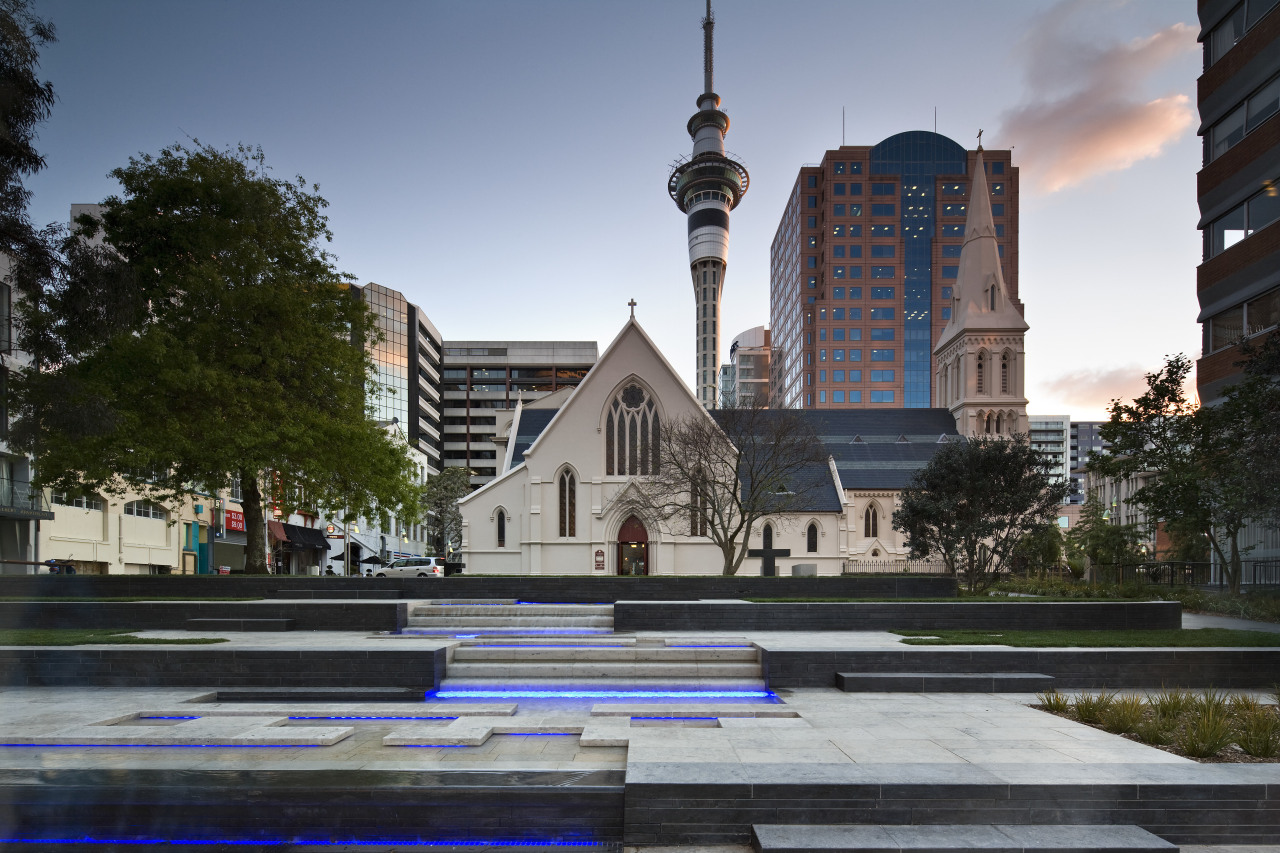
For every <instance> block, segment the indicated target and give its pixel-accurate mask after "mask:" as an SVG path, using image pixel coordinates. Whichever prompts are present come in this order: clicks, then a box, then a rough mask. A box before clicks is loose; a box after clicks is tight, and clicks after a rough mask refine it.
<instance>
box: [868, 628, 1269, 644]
mask: <svg viewBox="0 0 1280 853" xmlns="http://www.w3.org/2000/svg"><path fill="white" fill-rule="evenodd" d="M892 633H894V634H898V635H899V636H901V637H905V638H906V639H904V640H903V641H902V642H903V643H905V644H907V645H910V646H1013V647H1015V648H1026V649H1047V648H1168V647H1181V648H1207V647H1223V648H1255V647H1259V646H1280V633H1272V632H1268V631H1236V630H1232V629H1229V628H1192V629H1185V628H1171V629H1167V630H1151V631H1138V630H1132V631H959V630H956V631H951V630H937V631H894V632H892Z"/></svg>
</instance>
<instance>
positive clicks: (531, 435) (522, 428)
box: [511, 408, 560, 468]
mask: <svg viewBox="0 0 1280 853" xmlns="http://www.w3.org/2000/svg"><path fill="white" fill-rule="evenodd" d="M559 411H560V410H559V409H532V408H527V409H524V410H523V411H521V412H520V423H519V424H518V425H517V426H516V436H515V439H514V441H513V442H512V452H511V467H512V468H514V467H516V466H517V465H519V464H520V463H521V462H523V461H524V452H525V451H526V450H528V449H529V446H530V445H532V444H533V443H534V441H536V440H537V438H538V436H540V435H542V431H543V430H544V429H546V428H547V424H549V423H551V419H552V418H554V417H555V416H556V412H559Z"/></svg>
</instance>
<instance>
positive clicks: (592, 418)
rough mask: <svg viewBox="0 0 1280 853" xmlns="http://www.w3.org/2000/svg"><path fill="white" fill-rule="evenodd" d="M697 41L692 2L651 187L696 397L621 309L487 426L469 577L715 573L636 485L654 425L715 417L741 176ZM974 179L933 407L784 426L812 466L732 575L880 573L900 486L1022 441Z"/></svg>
mask: <svg viewBox="0 0 1280 853" xmlns="http://www.w3.org/2000/svg"><path fill="white" fill-rule="evenodd" d="M713 26H714V20H713V18H712V16H711V8H710V3H708V5H707V17H706V18H705V19H704V21H703V32H704V93H703V94H702V95H701V96H700V97H699V100H698V105H699V112H698V113H696V114H695V115H694V117H693V118H692V119H690V121H689V133H690V136H691V137H692V138H693V141H694V151H693V155H692V156H691V157H690V158H689V159H688V160H686V161H682V162H680V163H678V164H677V166H676V168H675V169H674V170H673V172H672V175H671V179H670V182H669V186H668V189H669V191H670V192H671V193H672V198H673V199H674V200H675V201H676V203H677V205H678V206H679V207H680V209H681V211H682V212H685V213H686V214H687V216H688V231H689V259H690V270H691V272H692V274H693V283H694V301H695V308H696V314H695V334H696V343H697V351H698V353H699V355H698V364H697V372H696V374H695V387H696V389H697V391H696V392H695V391H693V390H691V389H690V387H689V385H688V384H686V383H685V382H684V381H683V380H682V379H681V378H680V376H679V375H678V374H677V373H676V371H675V370H674V369H673V368H672V367H671V365H670V363H669V362H668V361H667V360H666V358H664V357H663V355H662V353H661V352H659V351H658V348H657V347H656V346H655V345H654V343H653V341H652V340H651V339H650V338H649V336H648V335H647V334H646V333H645V331H644V329H643V328H642V327H641V326H640V323H639V322H638V321H637V320H636V317H635V302H634V301H632V303H631V306H632V312H631V316H630V318H629V319H628V320H627V322H626V323H625V325H623V327H622V330H621V331H620V332H619V333H618V335H617V337H616V338H614V340H613V342H612V343H611V344H610V345H609V347H608V348H607V349H606V350H605V352H604V353H603V354H602V355H601V356H600V359H599V360H598V361H597V362H596V364H595V366H594V367H592V368H591V370H590V371H589V372H588V373H587V375H586V377H585V378H583V380H582V381H581V383H580V384H579V385H577V386H576V387H570V388H565V389H562V390H560V391H556V392H555V393H552V394H551V395H549V396H546V397H543V398H541V399H538V400H535V401H532V402H530V403H528V404H525V403H524V402H523V401H521V402H518V403H517V404H516V407H515V409H514V410H512V411H508V412H498V413H497V417H498V418H499V423H498V435H497V436H496V437H495V439H494V442H495V444H496V445H497V446H498V448H499V455H501V456H502V459H501V461H500V463H499V465H498V469H497V476H496V478H495V479H494V480H492V481H491V482H489V483H487V484H485V485H484V486H483V487H481V488H480V489H478V490H477V491H475V492H472V493H471V494H470V495H468V496H467V497H465V498H463V499H462V500H461V501H460V502H459V508H460V509H461V512H462V518H463V527H462V548H461V550H462V554H463V559H464V560H465V562H466V565H467V572H468V573H471V574H495V573H496V574H513V575H514V574H523V575H544V574H546V575H551V574H555V575H574V574H580V575H697V574H718V573H719V572H720V571H721V567H722V565H723V560H722V557H721V554H720V551H719V549H718V548H717V547H716V546H715V545H713V544H712V542H711V540H710V539H709V538H707V536H706V535H694V532H693V531H692V529H691V527H690V524H689V519H688V518H683V519H674V520H666V521H664V520H663V519H661V518H659V517H657V516H655V515H654V514H653V513H652V511H651V510H648V509H647V508H646V501H644V500H643V499H642V495H641V493H640V488H639V485H638V484H639V483H640V482H642V481H643V478H645V477H647V476H650V475H651V473H652V472H654V471H655V470H656V467H655V466H656V465H657V463H658V450H659V447H660V444H661V442H662V440H663V438H662V437H663V428H664V426H665V425H668V424H671V423H673V422H675V421H678V420H685V419H688V418H692V417H705V418H711V417H714V413H713V412H708V411H707V410H708V409H714V408H715V374H716V371H715V367H716V364H717V363H718V349H719V348H718V340H719V339H718V330H717V320H718V314H719V313H720V312H719V305H720V299H721V295H722V293H723V284H724V273H725V269H726V264H727V250H728V228H729V211H730V210H731V209H732V208H733V207H734V206H736V205H737V203H738V201H740V200H741V197H742V195H743V193H745V191H746V187H747V181H748V177H747V174H746V170H745V168H743V167H741V165H740V164H738V163H737V162H736V161H734V160H732V158H729V157H728V156H727V155H725V153H724V133H725V132H726V131H727V130H728V117H727V116H726V115H725V114H724V113H723V112H721V111H720V110H719V104H720V98H719V96H718V95H716V94H715V93H714V92H713V91H712V79H713V78H712V66H711V57H712V46H711V40H712V29H713ZM973 176H974V177H973V188H972V192H971V193H970V204H969V208H968V211H967V219H966V222H965V233H964V243H963V246H962V248H961V254H960V260H959V270H958V275H957V280H956V283H955V286H954V290H953V297H952V304H951V308H952V310H951V318H950V320H949V322H948V324H947V326H946V328H945V329H944V330H943V331H942V334H941V335H940V337H939V339H938V344H937V346H936V347H935V349H934V352H933V361H934V364H935V365H937V367H936V369H935V374H934V377H933V382H934V394H933V399H934V400H937V401H939V402H940V403H941V405H942V406H944V407H945V408H941V407H940V408H915V409H846V410H829V409H822V410H814V409H806V410H802V411H799V412H797V414H798V415H799V416H801V417H803V418H805V419H806V420H808V421H809V422H810V425H811V426H812V428H813V429H812V432H813V433H814V434H815V435H816V436H818V439H817V440H818V441H820V442H821V444H822V450H823V451H824V452H823V455H824V456H825V457H826V465H825V467H822V466H820V468H819V469H818V470H814V471H811V472H806V474H805V477H806V479H807V480H808V481H809V482H812V483H815V484H816V487H815V488H812V489H805V490H804V491H803V494H802V495H799V496H798V497H799V498H800V500H799V501H798V503H797V504H795V505H792V506H790V507H789V508H788V510H787V511H786V512H785V513H779V514H775V515H772V516H766V517H764V518H762V519H761V520H760V521H759V522H757V523H756V524H755V525H754V526H753V528H752V529H751V530H750V531H748V534H749V538H748V545H749V547H750V548H751V549H752V550H751V552H749V555H748V557H747V558H746V559H745V560H744V562H743V563H742V566H741V568H740V569H739V574H742V575H771V574H784V575H785V574H791V570H792V568H793V567H794V566H796V565H805V566H812V567H816V571H817V573H818V574H820V575H835V574H840V573H841V572H842V571H846V570H856V569H858V568H861V569H862V570H864V571H865V570H869V569H878V570H881V571H885V570H892V569H893V564H895V563H903V562H905V561H906V559H907V553H908V549H907V547H906V545H905V544H904V542H903V538H904V537H903V536H902V534H900V533H899V532H898V531H896V530H894V529H893V513H894V510H895V509H896V507H897V504H898V498H899V495H900V493H901V491H902V489H903V488H904V487H905V486H906V485H907V483H908V482H909V481H910V479H911V477H912V475H913V474H914V472H915V471H917V470H919V469H920V468H922V467H923V466H924V465H926V464H928V462H929V460H930V459H932V458H933V454H934V453H935V452H937V450H938V448H939V447H941V446H943V445H944V444H946V443H948V442H955V441H964V440H966V438H967V437H969V436H977V435H984V436H986V435H990V436H998V435H999V436H1008V435H1011V434H1013V433H1016V432H1020V431H1021V432H1025V431H1026V428H1027V401H1026V398H1025V397H1024V386H1023V376H1024V372H1025V370H1024V368H1025V365H1024V360H1025V359H1024V349H1023V337H1024V335H1025V333H1026V331H1027V324H1026V322H1025V321H1024V320H1023V319H1022V314H1021V312H1020V310H1019V309H1018V306H1017V304H1016V303H1015V302H1014V301H1013V300H1012V299H1011V298H1010V294H1009V291H1008V288H1007V287H1006V286H1005V283H1004V277H1003V274H1002V272H1001V267H1000V256H999V246H998V245H997V241H996V228H995V224H994V222H993V220H992V211H991V200H990V197H989V192H990V190H989V188H988V185H987V181H986V167H985V166H984V164H983V159H982V147H981V145H979V147H978V149H977V156H976V158H975V162H974V165H973ZM504 420H505V423H504V422H503V421H504ZM682 522H683V523H682ZM859 564H860V565H859Z"/></svg>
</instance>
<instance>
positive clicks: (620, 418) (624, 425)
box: [605, 383, 662, 476]
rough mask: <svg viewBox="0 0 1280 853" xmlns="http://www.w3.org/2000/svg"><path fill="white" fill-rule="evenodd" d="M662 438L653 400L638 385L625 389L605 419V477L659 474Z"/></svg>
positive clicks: (614, 399)
mask: <svg viewBox="0 0 1280 853" xmlns="http://www.w3.org/2000/svg"><path fill="white" fill-rule="evenodd" d="M661 438H662V433H661V429H660V425H659V422H658V411H657V408H656V407H655V405H654V401H653V397H652V396H650V395H649V394H648V392H646V391H645V390H644V389H643V388H641V387H640V386H639V385H636V384H634V383H632V384H630V385H628V386H627V387H626V388H623V389H622V391H621V392H619V393H618V395H617V396H616V397H614V398H613V402H612V403H610V404H609V413H608V415H607V416H606V417H605V473H606V474H611V475H617V474H623V475H634V474H640V475H642V476H645V475H648V474H656V473H657V472H658V450H659V447H660V442H661Z"/></svg>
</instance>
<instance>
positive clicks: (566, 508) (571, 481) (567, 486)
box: [560, 471, 578, 537]
mask: <svg viewBox="0 0 1280 853" xmlns="http://www.w3.org/2000/svg"><path fill="white" fill-rule="evenodd" d="M577 516H578V481H577V479H576V478H575V477H574V476H573V472H572V471H565V472H564V473H563V474H561V475H560V535H561V536H564V537H569V536H577V535H578V518H577Z"/></svg>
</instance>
